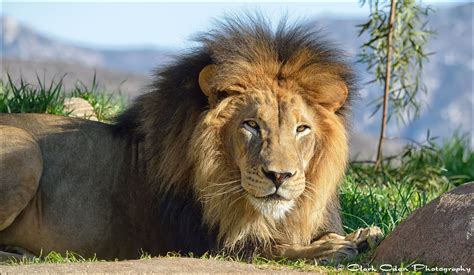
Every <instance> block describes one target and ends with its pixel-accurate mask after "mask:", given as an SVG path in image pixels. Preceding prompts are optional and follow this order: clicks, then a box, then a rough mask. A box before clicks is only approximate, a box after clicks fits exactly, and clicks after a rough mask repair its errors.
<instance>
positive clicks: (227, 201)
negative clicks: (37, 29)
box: [0, 18, 381, 261]
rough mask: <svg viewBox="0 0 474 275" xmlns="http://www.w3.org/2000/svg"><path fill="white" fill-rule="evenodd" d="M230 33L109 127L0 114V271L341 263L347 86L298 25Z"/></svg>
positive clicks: (185, 61)
mask: <svg viewBox="0 0 474 275" xmlns="http://www.w3.org/2000/svg"><path fill="white" fill-rule="evenodd" d="M269 25H270V24H268V23H267V22H266V21H265V20H262V19H255V18H250V19H246V20H240V19H228V20H226V21H224V22H223V23H221V25H220V26H219V27H218V28H216V29H215V30H213V31H211V32H208V33H206V34H203V35H201V36H200V37H199V38H198V41H199V42H200V43H201V46H200V47H199V48H196V49H194V51H192V52H190V53H189V54H187V55H183V56H181V57H179V58H177V60H176V61H175V62H174V63H172V64H170V65H168V66H167V67H165V68H164V69H162V70H161V71H160V72H159V73H158V74H157V78H156V80H155V82H154V85H153V91H152V92H150V93H148V94H145V95H143V96H141V97H139V98H138V100H137V101H136V102H135V103H134V104H133V105H132V106H131V107H130V108H129V109H128V110H127V111H125V112H124V113H123V114H122V115H121V116H120V117H119V118H118V119H117V123H116V124H115V125H107V124H102V123H98V122H92V121H86V120H81V119H73V118H66V117H60V116H52V115H40V114H17V115H11V114H6V115H2V116H0V144H1V147H0V157H1V163H0V191H1V192H0V245H1V250H2V252H0V253H1V255H2V256H4V257H8V256H15V255H16V256H18V255H24V254H28V253H31V254H33V255H39V254H40V253H43V255H44V254H46V253H48V252H50V251H57V252H65V251H67V250H69V251H74V252H77V253H79V254H81V255H83V256H86V257H89V256H92V255H94V254H96V255H97V257H99V258H102V259H114V258H118V259H128V258H136V257H139V254H140V251H147V252H149V253H151V254H152V255H159V254H165V253H167V252H170V251H178V252H181V253H188V252H193V253H194V254H203V253H205V252H206V251H211V252H221V251H225V252H227V253H241V254H244V255H254V254H256V253H258V254H261V255H265V256H267V257H286V258H290V259H296V258H306V259H317V260H334V261H339V260H342V259H349V258H351V257H353V256H355V255H357V253H358V248H359V249H361V247H363V246H365V247H367V245H368V246H370V247H373V246H374V245H376V244H377V242H378V241H379V239H380V237H381V232H380V229H378V228H376V227H372V228H366V229H360V230H357V231H356V232H354V233H352V234H350V235H348V236H343V230H342V226H341V219H340V217H339V202H338V186H339V183H340V181H341V179H342V177H343V174H344V169H345V167H346V163H347V159H348V145H347V143H348V140H347V124H348V122H347V120H348V110H349V105H350V98H351V95H352V94H353V90H354V89H353V84H352V83H353V73H352V71H351V69H350V68H349V67H348V66H347V65H346V64H345V63H344V62H343V61H342V60H341V59H340V57H341V54H340V53H339V52H338V51H337V50H335V49H334V47H333V46H332V45H330V44H328V43H327V42H324V41H322V40H321V39H319V38H318V37H317V33H315V32H313V31H312V30H311V28H310V27H309V25H305V24H300V25H293V26H289V25H287V24H284V23H282V24H280V25H279V27H278V28H277V29H276V30H275V31H273V30H272V28H271V27H270V26H269Z"/></svg>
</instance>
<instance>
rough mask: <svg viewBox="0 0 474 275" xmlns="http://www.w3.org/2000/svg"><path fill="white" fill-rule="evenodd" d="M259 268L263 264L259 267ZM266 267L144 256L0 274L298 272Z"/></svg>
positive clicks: (9, 269) (19, 267) (13, 268)
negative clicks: (141, 257)
mask: <svg viewBox="0 0 474 275" xmlns="http://www.w3.org/2000/svg"><path fill="white" fill-rule="evenodd" d="M261 268H264V270H262V269H261ZM268 268H269V267H263V266H262V267H261V266H254V265H251V264H245V263H239V262H231V261H224V260H213V259H193V258H178V257H164V258H152V259H144V260H130V261H118V262H92V263H67V264H29V265H16V266H2V265H0V274H18V273H21V274H31V273H44V274H51V273H53V274H58V273H61V274H62V273H71V272H72V273H76V274H79V273H80V274H83V273H100V274H104V273H120V274H129V273H132V274H142V273H160V274H161V273H163V274H167V273H175V272H179V273H215V272H219V273H230V272H232V273H234V272H236V273H237V272H238V273H247V274H248V273H257V272H265V270H267V271H266V272H269V271H270V272H271V273H275V272H277V273H279V272H284V273H288V272H292V273H293V272H298V271H296V270H292V269H289V268H281V269H280V268H279V269H278V270H275V269H270V270H269V269H268Z"/></svg>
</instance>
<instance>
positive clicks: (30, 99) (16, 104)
mask: <svg viewBox="0 0 474 275" xmlns="http://www.w3.org/2000/svg"><path fill="white" fill-rule="evenodd" d="M7 78H8V79H7V81H6V82H4V81H3V80H0V112H1V113H47V114H58V115H66V113H65V112H64V91H63V83H62V80H63V78H61V79H60V80H59V81H57V82H55V81H51V82H50V83H49V85H46V83H45V81H41V79H40V78H39V77H37V80H38V86H33V85H31V84H28V83H25V81H24V80H23V79H20V82H19V83H18V84H15V83H14V82H13V80H12V79H11V77H10V75H7Z"/></svg>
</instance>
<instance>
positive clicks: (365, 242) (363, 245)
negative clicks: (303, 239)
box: [273, 226, 383, 263]
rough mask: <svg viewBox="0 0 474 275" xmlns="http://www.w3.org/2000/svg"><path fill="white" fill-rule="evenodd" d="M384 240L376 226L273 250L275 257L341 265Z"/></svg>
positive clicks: (333, 234) (278, 246)
mask: <svg viewBox="0 0 474 275" xmlns="http://www.w3.org/2000/svg"><path fill="white" fill-rule="evenodd" d="M382 238H383V234H382V231H381V230H380V228H378V227H376V226H373V227H367V228H360V229H357V230H356V231H354V232H352V233H351V234H349V235H347V236H342V235H339V234H336V233H327V234H325V235H323V236H321V237H320V238H318V239H317V240H316V241H314V242H312V243H311V244H310V245H307V246H299V245H277V246H275V247H274V249H273V256H277V257H284V258H287V259H290V260H296V259H314V260H316V261H317V262H319V263H339V262H341V261H348V260H351V259H353V258H355V257H356V256H357V255H358V254H359V253H360V252H363V251H365V250H367V249H372V248H374V247H376V246H377V245H378V244H379V243H380V241H381V240H382Z"/></svg>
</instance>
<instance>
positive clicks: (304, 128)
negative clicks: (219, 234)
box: [296, 125, 310, 133]
mask: <svg viewBox="0 0 474 275" xmlns="http://www.w3.org/2000/svg"><path fill="white" fill-rule="evenodd" d="M309 129H310V127H309V126H308V125H300V126H298V127H297V128H296V132H297V133H303V132H304V131H306V130H309Z"/></svg>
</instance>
